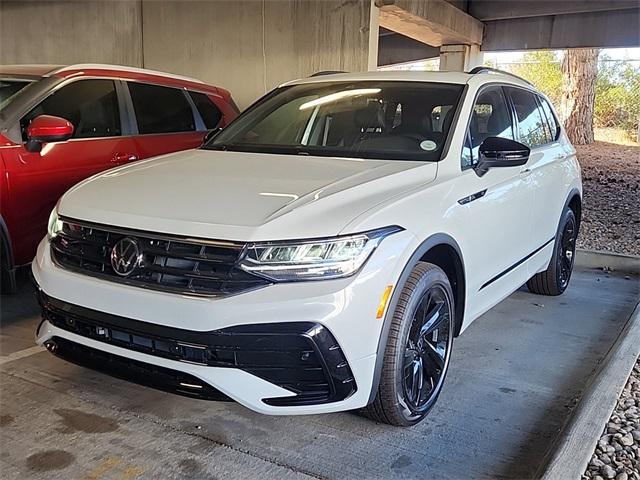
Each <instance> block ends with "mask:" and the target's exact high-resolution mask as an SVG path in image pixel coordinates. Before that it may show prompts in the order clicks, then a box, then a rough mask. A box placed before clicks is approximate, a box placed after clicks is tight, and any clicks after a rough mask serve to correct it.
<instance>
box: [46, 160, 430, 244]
mask: <svg viewBox="0 0 640 480" xmlns="http://www.w3.org/2000/svg"><path fill="white" fill-rule="evenodd" d="M435 175H436V164H434V163H425V162H415V161H387V160H364V159H353V158H335V157H331V158H329V157H313V156H297V155H273V154H264V153H241V152H223V151H209V150H191V151H186V152H179V153H174V154H170V155H165V156H162V157H157V158H154V159H150V160H146V161H142V162H138V163H135V164H132V165H128V166H125V167H119V168H116V169H113V170H109V171H107V172H104V173H102V174H99V175H96V176H94V177H92V178H90V179H88V180H85V181H84V182H82V183H80V184H78V185H76V186H75V187H73V188H72V189H71V190H69V191H68V192H67V193H66V194H65V195H64V196H63V197H62V199H61V201H60V203H59V206H58V212H59V214H60V215H61V216H66V217H69V218H75V219H77V220H85V221H90V222H94V223H101V224H106V225H114V226H121V227H129V228H135V229H139V230H147V231H155V232H163V233H173V234H179V235H188V236H194V237H203V238H216V239H228V240H243V241H251V240H266V239H269V240H278V239H281V238H310V237H316V236H326V235H336V234H338V233H340V232H341V231H342V229H343V228H344V227H345V225H347V224H348V223H349V221H351V220H352V219H353V218H355V217H356V216H358V215H360V214H362V213H363V212H365V211H367V210H369V209H371V208H373V207H375V206H376V205H379V204H381V203H383V202H384V201H385V200H387V199H389V198H391V197H395V196H397V195H399V194H401V193H402V192H403V191H407V190H410V189H412V188H414V187H415V186H417V185H419V184H424V183H428V182H430V181H432V180H433V179H434V178H435Z"/></svg>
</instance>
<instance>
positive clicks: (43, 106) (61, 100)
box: [20, 79, 120, 140]
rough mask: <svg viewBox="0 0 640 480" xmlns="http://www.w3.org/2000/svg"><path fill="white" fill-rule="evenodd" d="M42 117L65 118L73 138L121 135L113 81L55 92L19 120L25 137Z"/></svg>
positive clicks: (72, 85)
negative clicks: (71, 130)
mask: <svg viewBox="0 0 640 480" xmlns="http://www.w3.org/2000/svg"><path fill="white" fill-rule="evenodd" d="M39 115H54V116H56V117H62V118H64V119H65V120H68V121H70V122H71V123H72V124H73V127H74V130H73V138H96V137H113V136H116V135H120V110H119V108H118V96H117V94H116V88H115V85H114V83H113V81H112V80H97V79H96V80H78V81H75V82H72V83H70V84H68V85H65V86H64V87H62V88H60V89H59V90H56V91H54V92H53V93H52V94H51V95H49V96H48V97H47V98H45V99H44V100H43V101H42V102H40V103H39V104H38V105H36V106H35V107H34V108H33V109H32V110H31V111H30V112H29V113H27V114H26V115H25V116H24V117H22V119H21V120H20V127H21V129H22V136H23V138H24V139H25V140H26V129H27V127H28V126H29V123H30V122H31V120H33V119H34V118H35V117H37V116H39Z"/></svg>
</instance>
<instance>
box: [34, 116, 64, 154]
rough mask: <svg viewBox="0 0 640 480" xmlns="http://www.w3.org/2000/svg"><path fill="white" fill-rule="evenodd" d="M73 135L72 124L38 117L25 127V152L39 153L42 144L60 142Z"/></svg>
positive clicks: (56, 118) (54, 118) (50, 117)
mask: <svg viewBox="0 0 640 480" xmlns="http://www.w3.org/2000/svg"><path fill="white" fill-rule="evenodd" d="M72 135H73V124H72V123H71V122H70V121H68V120H65V119H64V118H60V117H54V116H52V115H39V116H37V117H36V118H34V119H33V120H31V123H30V124H29V126H28V127H27V150H29V151H30V152H39V151H40V149H41V148H42V144H43V143H47V142H62V141H64V140H68V139H70V138H71V136H72Z"/></svg>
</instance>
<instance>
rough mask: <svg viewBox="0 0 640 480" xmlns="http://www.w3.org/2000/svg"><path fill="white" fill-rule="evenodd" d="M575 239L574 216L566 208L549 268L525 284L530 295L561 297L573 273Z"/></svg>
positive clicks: (576, 223) (575, 222)
mask: <svg viewBox="0 0 640 480" xmlns="http://www.w3.org/2000/svg"><path fill="white" fill-rule="evenodd" d="M577 237H578V222H577V220H576V215H575V213H574V212H573V210H571V209H570V208H567V209H566V210H565V211H564V212H563V213H562V218H561V219H560V225H559V226H558V233H557V235H556V241H555V244H554V246H553V256H552V257H551V261H550V262H549V266H548V267H547V269H546V270H545V271H544V272H540V273H536V274H535V275H534V276H533V277H531V278H530V279H529V281H528V282H527V288H528V289H529V291H530V292H531V293H535V294H538V295H549V296H557V295H562V293H563V292H564V291H565V290H566V289H567V287H568V286H569V280H570V279H571V272H572V271H573V263H574V260H575V254H576V239H577Z"/></svg>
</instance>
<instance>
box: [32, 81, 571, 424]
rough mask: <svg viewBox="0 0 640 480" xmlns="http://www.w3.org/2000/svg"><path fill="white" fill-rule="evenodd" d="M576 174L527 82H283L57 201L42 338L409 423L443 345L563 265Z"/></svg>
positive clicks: (327, 408)
mask: <svg viewBox="0 0 640 480" xmlns="http://www.w3.org/2000/svg"><path fill="white" fill-rule="evenodd" d="M581 193H582V187H581V179H580V169H579V166H578V162H577V161H576V156H575V150H574V148H573V147H572V146H571V144H570V143H569V141H568V140H567V137H566V135H565V133H564V131H563V129H562V127H561V126H560V124H559V122H558V120H557V117H556V115H555V113H554V111H553V109H552V107H551V105H550V104H549V101H548V100H547V99H546V98H545V97H544V96H543V95H541V94H540V93H538V92H536V91H535V89H534V88H533V87H532V86H531V85H530V84H528V83H526V82H525V81H523V80H521V79H519V78H517V77H513V76H510V75H508V74H503V73H499V72H495V71H488V69H476V70H474V71H472V72H471V73H444V72H442V73H440V72H420V73H418V72H369V73H358V74H333V75H322V76H314V77H311V78H306V79H302V80H296V81H293V82H290V83H287V84H285V85H283V86H281V87H279V88H277V89H275V90H274V91H272V92H271V93H269V94H267V95H266V96H265V97H263V98H262V99H261V100H259V101H258V102H257V103H255V104H254V105H253V106H252V107H250V108H249V109H248V110H246V111H245V112H244V113H243V114H242V115H241V116H240V117H239V118H238V119H237V120H235V121H234V122H232V124H231V125H229V126H228V127H227V128H225V129H224V130H222V131H220V132H215V133H214V135H213V136H212V138H211V139H210V140H209V141H208V143H207V144H206V145H205V146H203V147H202V148H200V149H197V150H192V151H187V152H180V153H174V154H170V155H166V156H163V157H158V158H155V159H152V160H148V161H143V162H139V163H136V164H133V165H130V166H124V167H120V168H116V169H113V170H110V171H108V172H106V173H102V174H100V175H97V176H94V177H92V178H90V179H89V180H86V181H84V182H82V183H80V184H78V185H77V186H75V187H74V188H72V189H71V190H69V191H68V192H67V193H66V194H65V195H64V196H63V197H62V198H61V200H60V201H59V203H58V206H57V207H56V209H55V210H54V211H53V212H52V214H51V219H50V224H49V232H48V236H47V238H45V239H44V240H43V241H42V243H41V244H40V246H39V249H38V254H37V257H36V260H35V261H34V263H33V275H34V278H35V282H36V284H37V288H38V295H39V298H40V302H41V306H42V313H43V322H42V323H41V324H40V326H39V327H38V330H37V341H38V343H40V344H44V345H45V346H46V347H47V348H48V349H49V350H50V351H51V352H53V353H55V354H56V355H59V356H61V357H62V358H65V359H68V360H70V361H73V362H76V363H79V364H82V365H86V366H88V367H91V368H95V369H98V370H102V371H105V372H107V373H110V374H112V375H116V376H120V377H124V378H127V379H130V380H133V381H136V382H139V383H143V384H147V385H150V386H154V387H157V388H161V389H165V390H169V391H173V392H177V393H181V394H185V395H191V396H194V397H199V398H206V399H228V398H231V399H232V400H235V401H237V402H240V403H241V404H242V405H245V406H246V407H248V408H251V409H253V410H255V411H258V412H262V413H266V414H275V415H290V414H310V413H325V412H335V411H340V410H352V409H359V408H362V409H363V410H364V412H365V413H366V414H367V415H368V416H369V417H371V418H373V419H375V420H377V421H381V422H386V423H390V424H393V425H403V426H408V425H413V424H415V423H417V422H419V421H420V420H421V419H423V418H424V416H425V415H426V413H427V412H428V411H429V409H430V408H431V407H432V406H433V404H434V402H435V401H436V398H437V397H438V394H439V393H440V391H441V389H442V385H443V381H444V378H445V374H446V372H447V368H448V365H449V359H450V357H451V349H452V345H453V339H454V337H455V336H457V335H459V334H460V333H461V332H462V331H463V330H465V328H467V327H468V326H469V324H470V323H471V322H472V321H473V320H474V319H476V318H478V316H480V315H481V314H482V313H483V312H485V311H487V310H488V309H489V308H491V307H492V306H494V305H495V304H496V303H498V302H500V301H501V300H502V299H504V298H505V297H507V296H508V295H509V294H510V293H512V292H513V291H515V290H516V289H518V288H519V287H520V286H521V285H523V284H525V283H526V284H527V285H528V287H529V290H530V291H532V292H534V293H537V294H543V295H559V294H561V293H562V292H563V291H564V290H565V288H566V287H567V285H568V283H569V278H570V276H571V271H572V268H573V259H574V252H575V244H576V236H577V233H578V227H579V224H580V210H581Z"/></svg>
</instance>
